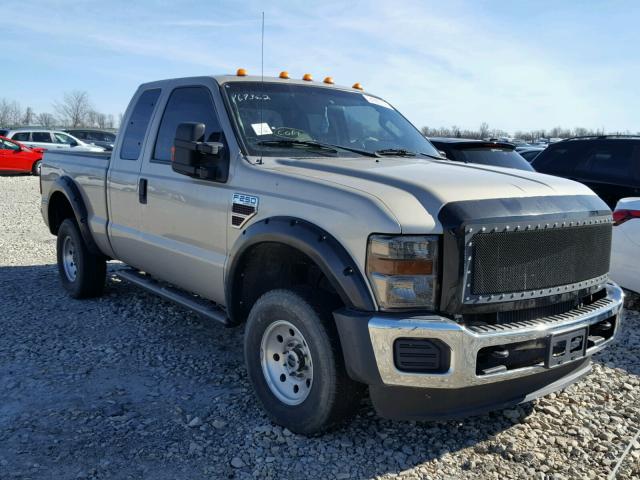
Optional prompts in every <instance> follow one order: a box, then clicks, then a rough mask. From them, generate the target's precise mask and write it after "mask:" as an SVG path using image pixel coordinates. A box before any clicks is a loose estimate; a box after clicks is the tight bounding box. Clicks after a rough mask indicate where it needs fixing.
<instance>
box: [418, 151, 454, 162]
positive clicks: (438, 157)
mask: <svg viewBox="0 0 640 480" xmlns="http://www.w3.org/2000/svg"><path fill="white" fill-rule="evenodd" d="M420 155H424V156H425V157H429V158H433V159H435V160H450V159H448V158H447V157H441V156H438V155H431V154H430V153H424V152H420Z"/></svg>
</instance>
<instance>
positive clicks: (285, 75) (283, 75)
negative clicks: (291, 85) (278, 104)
mask: <svg viewBox="0 0 640 480" xmlns="http://www.w3.org/2000/svg"><path fill="white" fill-rule="evenodd" d="M280 78H286V79H287V80H288V79H289V78H291V77H289V72H286V71H282V72H280Z"/></svg>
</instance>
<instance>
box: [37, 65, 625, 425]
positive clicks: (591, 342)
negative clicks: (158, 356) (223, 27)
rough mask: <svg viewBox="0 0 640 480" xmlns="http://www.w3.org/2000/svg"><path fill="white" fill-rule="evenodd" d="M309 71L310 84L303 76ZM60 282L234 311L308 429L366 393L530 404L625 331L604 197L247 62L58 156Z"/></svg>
mask: <svg viewBox="0 0 640 480" xmlns="http://www.w3.org/2000/svg"><path fill="white" fill-rule="evenodd" d="M307 78H308V77H307ZM41 182H42V185H41V186H42V214H43V216H44V219H45V222H46V223H47V225H48V226H49V229H50V231H51V233H52V234H53V235H57V237H58V240H57V251H58V265H59V270H60V278H61V281H62V285H63V286H64V288H65V289H66V290H67V291H68V293H69V294H70V295H71V296H72V297H74V298H82V297H90V296H96V295H100V294H101V293H102V291H103V288H104V284H105V272H106V262H108V261H110V260H119V261H121V262H123V263H124V264H126V265H127V266H128V267H127V268H124V267H123V268H119V269H115V270H116V273H117V274H118V275H120V276H121V277H122V278H123V279H125V280H127V281H130V282H132V283H134V284H136V285H138V286H140V287H142V288H145V289H147V290H149V291H152V292H154V293H156V294H158V295H161V296H162V297H164V298H166V299H167V300H170V301H173V302H177V303H179V304H181V305H183V306H184V307H185V308H188V309H191V310H193V311H196V312H198V313H199V314H201V315H203V316H204V317H206V318H210V319H213V320H216V321H219V322H221V323H223V324H225V325H229V326H235V325H240V324H244V329H245V340H244V353H245V361H246V368H247V373H248V376H249V379H250V381H251V383H252V385H253V387H254V389H255V393H256V395H257V397H258V399H259V400H260V401H261V403H262V404H263V406H264V408H265V410H266V411H267V412H268V413H269V415H270V416H271V417H272V418H273V420H274V421H275V422H277V423H279V424H281V425H284V426H286V427H287V428H289V429H290V430H292V431H294V432H299V433H303V434H313V433H316V432H320V431H322V430H324V429H327V428H329V427H331V426H332V425H335V424H336V423H338V422H340V421H341V420H342V419H344V418H345V417H347V416H348V415H349V414H350V413H352V412H354V411H355V410H356V409H357V408H358V406H359V405H360V399H361V396H362V395H364V394H365V393H366V392H367V388H368V393H369V395H370V397H371V399H372V403H373V405H374V407H375V409H376V410H377V412H378V413H379V414H380V415H382V416H386V417H389V418H397V419H442V418H451V417H461V416H467V415H472V414H476V413H479V412H484V411H487V410H491V409H497V408H503V407H505V406H508V405H514V404H517V403H520V402H526V401H529V400H531V399H533V398H535V397H537V396H539V395H543V394H546V393H548V392H551V391H554V390H558V389H561V388H564V387H565V386H567V385H569V384H571V383H572V382H575V381H577V380H578V379H579V378H580V377H582V376H583V375H585V374H587V373H588V371H589V369H590V358H591V356H592V355H593V354H594V353H596V352H598V351H600V350H602V349H603V348H605V347H607V346H608V345H609V344H610V343H611V342H612V341H613V339H614V337H615V333H616V331H617V330H618V327H619V322H620V316H621V309H622V300H623V294H622V291H621V290H620V288H618V287H617V286H616V285H615V284H613V283H611V282H610V281H609V279H608V271H609V257H610V244H611V225H612V218H611V212H610V210H609V209H608V208H607V206H606V205H605V204H604V203H603V202H602V201H601V200H600V199H599V198H598V197H597V196H595V195H594V194H593V192H592V191H591V190H589V189H588V188H586V187H585V186H583V185H581V184H578V183H575V182H572V181H569V180H565V179H562V178H557V177H552V176H547V175H541V174H537V173H535V172H526V171H520V170H511V169H506V168H499V167H490V166H486V165H477V164H475V165H474V164H464V163H458V162H452V161H448V160H447V159H445V158H442V157H441V156H440V155H439V153H438V151H437V150H436V149H435V148H434V147H433V145H432V144H431V143H430V142H429V141H428V140H427V139H425V138H424V137H423V136H422V135H421V134H420V132H419V131H418V130H417V129H416V128H415V127H414V126H413V125H412V124H411V123H409V122H408V121H407V120H406V119H405V118H404V117H403V116H402V115H401V114H400V113H399V112H398V111H397V110H395V109H394V108H393V107H392V106H391V105H390V104H389V103H387V102H386V101H385V100H383V99H382V98H380V97H378V96H375V95H372V94H370V93H368V92H366V91H363V90H362V89H361V88H360V86H359V85H354V87H352V88H348V87H340V86H337V85H334V84H333V83H332V81H331V80H330V79H326V81H325V82H315V81H312V80H310V79H307V80H293V79H290V78H288V75H285V74H282V75H281V77H280V78H264V79H261V78H260V77H251V76H246V75H244V72H239V75H225V76H215V77H197V78H183V79H175V80H164V81H158V82H153V83H147V84H144V85H142V86H141V87H140V88H139V89H138V91H137V92H136V93H135V95H134V97H133V99H132V101H131V104H130V106H129V107H128V109H127V111H126V114H125V116H124V121H123V124H122V127H121V130H120V133H119V135H118V138H117V141H116V144H115V148H114V149H113V152H112V153H110V154H107V153H105V154H99V153H96V154H91V153H84V154H80V153H78V154H74V153H63V152H60V153H58V152H49V153H47V154H46V155H45V158H44V162H43V166H42V177H41Z"/></svg>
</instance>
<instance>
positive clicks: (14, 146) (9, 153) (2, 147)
mask: <svg viewBox="0 0 640 480" xmlns="http://www.w3.org/2000/svg"><path fill="white" fill-rule="evenodd" d="M43 153H44V149H42V148H29V147H27V146H26V145H22V144H21V143H19V142H16V141H15V140H10V139H8V138H6V137H0V173H24V172H26V173H32V174H33V175H40V162H41V161H42V154H43Z"/></svg>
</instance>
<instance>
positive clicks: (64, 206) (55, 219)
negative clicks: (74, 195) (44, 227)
mask: <svg viewBox="0 0 640 480" xmlns="http://www.w3.org/2000/svg"><path fill="white" fill-rule="evenodd" d="M75 217H76V216H75V213H74V211H73V207H72V206H71V203H69V200H68V199H67V197H65V195H64V194H63V193H61V192H55V193H54V194H53V195H51V198H50V199H49V209H48V218H49V230H50V231H51V233H52V234H54V235H57V234H58V229H59V228H60V225H61V224H62V222H63V221H64V220H65V219H67V218H73V219H75Z"/></svg>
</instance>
